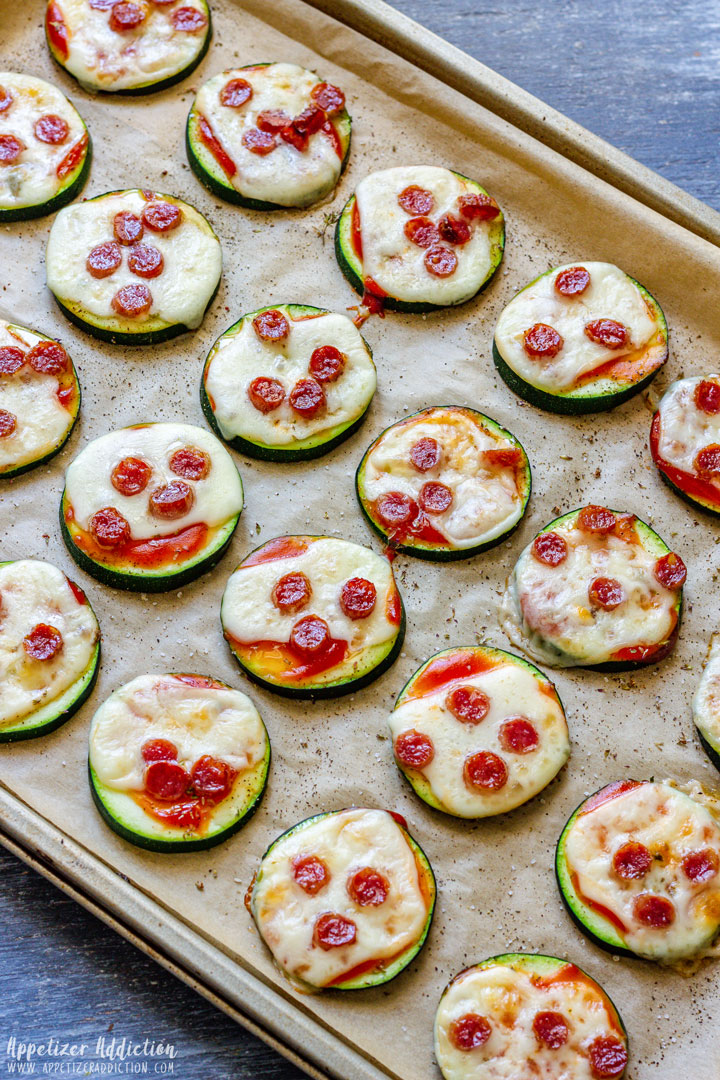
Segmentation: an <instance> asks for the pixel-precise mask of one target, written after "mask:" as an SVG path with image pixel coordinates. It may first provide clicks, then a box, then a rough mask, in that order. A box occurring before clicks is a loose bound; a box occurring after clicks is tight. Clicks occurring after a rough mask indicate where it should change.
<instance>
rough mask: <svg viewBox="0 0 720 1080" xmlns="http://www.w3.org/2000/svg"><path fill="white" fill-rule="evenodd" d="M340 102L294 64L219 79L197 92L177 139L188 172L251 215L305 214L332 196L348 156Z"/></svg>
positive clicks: (334, 91)
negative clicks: (270, 212)
mask: <svg viewBox="0 0 720 1080" xmlns="http://www.w3.org/2000/svg"><path fill="white" fill-rule="evenodd" d="M351 126H352V122H351V120H350V116H349V114H348V112H347V110H346V108H345V95H344V94H343V92H342V90H340V89H338V87H336V86H333V85H332V84H331V83H326V82H321V81H320V80H319V79H318V77H317V75H315V73H314V72H312V71H308V70H307V69H306V68H302V67H298V65H297V64H286V63H267V64H251V65H248V66H247V67H241V68H233V69H232V70H229V71H222V72H221V73H220V74H219V75H215V76H214V77H213V78H212V79H210V80H209V81H208V82H206V83H205V84H204V85H203V86H201V87H200V89H199V91H198V93H197V97H196V98H195V101H194V102H193V106H192V108H191V110H190V115H189V116H188V121H187V127H186V131H185V145H186V148H187V155H188V161H189V162H190V167H191V169H192V170H193V172H194V173H195V175H196V176H197V177H198V179H199V180H200V181H201V183H203V184H204V185H205V186H206V187H207V188H209V189H210V191H212V193H213V194H214V195H219V196H220V198H221V199H226V200H227V201H228V202H231V203H235V204H236V205H238V206H244V207H247V208H248V209H251V210H283V209H288V208H289V207H300V208H305V207H308V206H312V204H313V203H316V202H319V201H320V200H321V199H324V198H325V197H326V196H327V195H329V194H330V192H331V191H332V190H333V189H334V188H335V186H336V184H337V182H338V180H339V179H340V176H341V174H342V172H343V169H344V168H345V166H346V164H347V159H348V154H349V153H350V135H351Z"/></svg>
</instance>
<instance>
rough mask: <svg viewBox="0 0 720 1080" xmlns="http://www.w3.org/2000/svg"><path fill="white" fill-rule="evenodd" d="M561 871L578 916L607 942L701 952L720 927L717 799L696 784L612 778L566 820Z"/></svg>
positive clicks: (667, 958)
mask: <svg viewBox="0 0 720 1080" xmlns="http://www.w3.org/2000/svg"><path fill="white" fill-rule="evenodd" d="M686 791H687V792H692V794H689V793H686ZM555 871H556V875H557V882H558V886H559V889H560V895H561V896H562V899H563V901H564V903H565V906H566V907H567V909H568V912H569V914H570V916H571V918H572V919H573V922H574V923H575V924H576V925H577V926H578V927H579V929H580V930H582V931H583V933H585V934H587V935H588V937H590V938H591V939H592V940H593V941H594V942H595V943H596V944H597V945H600V946H601V947H602V948H604V949H607V950H608V951H610V952H617V953H620V954H624V955H631V956H639V957H641V958H642V959H645V960H656V961H659V962H661V963H672V962H675V961H678V960H687V959H691V958H695V957H700V956H702V955H703V954H705V953H706V951H707V950H708V949H709V948H710V947H711V946H712V945H713V944H714V943H715V942H716V941H717V940H718V935H719V933H720V800H718V799H717V798H715V797H712V796H710V795H708V794H707V793H704V792H703V791H702V789H701V788H700V785H698V784H691V785H687V787H686V788H684V789H679V788H678V787H676V786H674V784H673V783H672V782H671V781H660V782H655V781H651V780H645V781H637V780H618V781H617V782H616V783H613V784H608V785H607V787H604V788H601V789H600V791H597V792H596V793H595V794H594V795H591V796H590V798H589V799H586V800H585V801H584V802H582V803H581V804H580V806H578V808H577V809H576V810H575V812H574V813H573V814H572V816H571V817H570V819H569V821H568V823H567V824H566V826H565V828H564V829H563V831H562V834H561V836H560V839H559V841H558V845H557V852H556V859H555Z"/></svg>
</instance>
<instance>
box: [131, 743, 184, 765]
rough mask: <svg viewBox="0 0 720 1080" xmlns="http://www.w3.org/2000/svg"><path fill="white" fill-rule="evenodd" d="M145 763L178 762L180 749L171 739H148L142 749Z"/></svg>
mask: <svg viewBox="0 0 720 1080" xmlns="http://www.w3.org/2000/svg"><path fill="white" fill-rule="evenodd" d="M140 753H141V754H142V759H143V761H146V762H148V764H149V763H150V762H151V761H176V760H177V756H178V749H177V746H176V745H175V743H174V742H170V740H169V739H147V740H146V741H145V742H144V743H143V744H142V746H141V747H140Z"/></svg>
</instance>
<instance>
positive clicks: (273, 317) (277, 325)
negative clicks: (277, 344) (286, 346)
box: [252, 308, 290, 341]
mask: <svg viewBox="0 0 720 1080" xmlns="http://www.w3.org/2000/svg"><path fill="white" fill-rule="evenodd" d="M252 324H253V330H254V331H255V333H256V334H257V336H258V337H259V338H260V340H261V341H284V340H285V338H286V337H287V336H288V334H289V333H290V323H289V322H288V321H287V319H286V318H285V316H284V315H283V313H282V311H277V309H276V308H270V309H269V311H261V312H260V313H259V315H256V316H255V318H254V319H253V321H252Z"/></svg>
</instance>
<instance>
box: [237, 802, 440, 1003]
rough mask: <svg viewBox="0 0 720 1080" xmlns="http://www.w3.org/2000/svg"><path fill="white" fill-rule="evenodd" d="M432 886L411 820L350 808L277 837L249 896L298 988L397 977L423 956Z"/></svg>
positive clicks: (360, 985)
mask: <svg viewBox="0 0 720 1080" xmlns="http://www.w3.org/2000/svg"><path fill="white" fill-rule="evenodd" d="M435 894H436V888H435V877H434V875H433V872H432V868H431V866H430V863H429V862H428V859H427V856H426V855H425V853H424V852H423V850H422V848H421V847H420V845H419V844H418V843H417V842H416V841H415V840H413V838H412V837H411V836H410V834H409V832H408V831H407V823H406V822H405V820H404V818H402V817H400V815H399V814H395V813H393V812H392V811H388V810H368V809H363V808H359V807H351V808H350V809H348V810H338V811H335V812H333V813H325V814H316V815H315V816H314V817H310V818H307V819H306V820H305V821H301V822H300V823H299V824H298V825H295V826H294V827H293V828H291V829H288V831H287V832H284V833H283V834H282V835H281V836H279V837H278V839H277V840H275V841H274V842H273V843H272V844H271V845H270V847H269V848H268V849H267V851H266V852H265V854H264V855H263V857H262V861H261V862H260V866H259V868H258V870H257V873H256V874H255V877H254V878H253V882H252V885H251V887H250V889H249V890H248V895H247V897H246V901H245V902H246V904H247V907H248V910H249V912H250V914H251V915H252V917H253V919H254V920H255V923H256V924H257V928H258V931H259V933H260V936H261V937H262V939H263V941H264V942H265V944H266V945H267V947H268V948H269V949H270V951H271V953H272V954H273V958H274V960H275V963H276V964H277V965H278V967H279V968H280V970H281V971H283V972H284V973H285V974H286V975H287V976H288V977H289V978H290V979H291V980H292V981H293V982H294V983H296V984H297V985H298V986H299V987H305V988H307V987H308V986H312V987H315V988H317V989H324V990H328V989H334V990H363V989H365V988H366V987H369V986H379V985H380V984H381V983H387V982H389V981H390V980H391V979H394V978H395V976H396V975H399V974H400V972H401V971H402V970H403V969H404V968H406V967H407V965H408V964H409V963H410V962H411V960H413V959H414V958H415V956H417V954H418V953H419V952H420V949H421V948H422V947H423V945H424V943H425V939H426V938H427V935H428V931H429V930H430V924H431V922H432V917H433V911H434V908H435Z"/></svg>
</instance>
